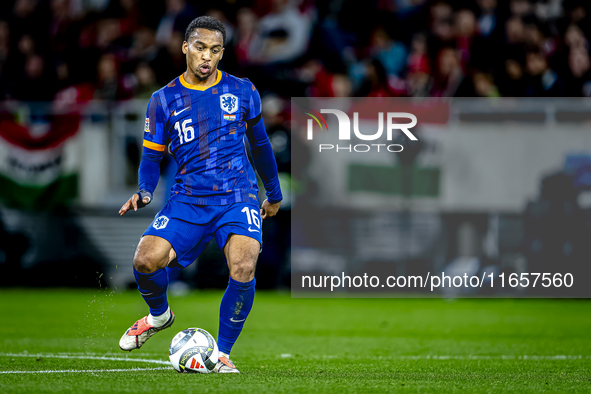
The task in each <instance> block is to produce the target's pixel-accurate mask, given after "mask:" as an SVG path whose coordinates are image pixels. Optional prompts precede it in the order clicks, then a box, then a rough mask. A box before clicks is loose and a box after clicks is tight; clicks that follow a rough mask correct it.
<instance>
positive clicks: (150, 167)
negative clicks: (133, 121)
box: [119, 93, 166, 216]
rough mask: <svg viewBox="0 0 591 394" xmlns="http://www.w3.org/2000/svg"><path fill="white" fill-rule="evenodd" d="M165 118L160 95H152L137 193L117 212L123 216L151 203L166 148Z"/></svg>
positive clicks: (145, 128) (145, 129) (147, 113)
mask: <svg viewBox="0 0 591 394" xmlns="http://www.w3.org/2000/svg"><path fill="white" fill-rule="evenodd" d="M165 124H166V118H165V115H164V111H163V110H162V105H161V102H160V95H159V94H158V93H154V94H153V95H152V98H151V99H150V103H149V104H148V110H147V111H146V123H145V126H144V150H143V154H142V160H141V161H140V169H139V171H138V175H139V182H138V183H139V191H138V192H137V193H135V194H134V195H133V196H131V197H130V198H129V200H127V202H126V203H125V204H123V206H122V207H121V209H120V210H119V215H121V216H123V215H125V214H126V213H127V211H130V210H131V209H133V210H134V211H137V210H138V208H143V207H145V206H146V205H147V204H149V203H150V202H151V201H152V195H153V194H154V190H155V189H156V186H157V185H158V179H159V178H160V162H161V161H162V157H163V156H164V149H165V147H166V132H165V127H164V126H165Z"/></svg>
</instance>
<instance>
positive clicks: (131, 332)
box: [119, 311, 174, 352]
mask: <svg viewBox="0 0 591 394" xmlns="http://www.w3.org/2000/svg"><path fill="white" fill-rule="evenodd" d="M172 323H174V313H172V311H170V318H169V319H168V321H167V322H166V323H164V325H162V326H160V327H154V326H152V325H150V324H149V323H148V316H145V317H142V318H141V319H139V320H138V321H136V322H135V323H134V325H133V326H131V327H129V328H128V329H127V331H125V334H123V336H122V337H121V339H120V340H119V347H120V348H121V350H125V351H128V352H131V351H132V350H135V349H139V348H141V347H142V345H143V344H144V343H146V341H147V340H148V339H150V337H151V336H152V335H154V334H156V333H157V332H158V331H162V330H164V329H166V328H168V327H170V326H172Z"/></svg>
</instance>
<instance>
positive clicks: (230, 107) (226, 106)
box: [220, 93, 238, 114]
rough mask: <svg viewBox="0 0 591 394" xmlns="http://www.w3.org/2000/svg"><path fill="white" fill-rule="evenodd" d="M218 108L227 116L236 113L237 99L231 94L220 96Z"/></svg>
mask: <svg viewBox="0 0 591 394" xmlns="http://www.w3.org/2000/svg"><path fill="white" fill-rule="evenodd" d="M220 107H221V108H222V110H224V111H226V112H227V113H229V114H233V113H234V112H236V111H238V97H236V96H234V95H233V94H231V93H226V94H222V95H221V96H220Z"/></svg>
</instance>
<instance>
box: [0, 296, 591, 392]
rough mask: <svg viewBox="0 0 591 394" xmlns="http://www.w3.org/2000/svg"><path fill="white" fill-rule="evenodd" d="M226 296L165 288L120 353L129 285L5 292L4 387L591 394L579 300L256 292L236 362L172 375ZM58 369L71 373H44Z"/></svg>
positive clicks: (588, 323) (585, 317)
mask: <svg viewBox="0 0 591 394" xmlns="http://www.w3.org/2000/svg"><path fill="white" fill-rule="evenodd" d="M221 295H222V293H221V292H213V291H212V292H203V291H201V292H191V293H188V294H187V295H185V296H182V297H171V300H170V301H171V305H172V308H173V310H174V312H175V313H176V315H177V320H176V322H175V325H174V326H173V327H172V328H171V329H169V330H166V331H163V332H161V333H159V334H157V335H156V336H154V337H153V338H152V339H150V341H148V342H147V343H146V345H144V347H143V348H142V349H141V350H139V351H134V352H132V353H125V352H121V351H120V350H119V348H118V341H119V337H120V335H121V334H122V333H123V332H124V331H125V329H126V328H127V327H129V326H130V325H131V324H132V323H133V322H134V321H135V320H136V319H138V318H140V317H142V316H143V315H144V314H145V313H146V307H145V305H144V303H143V300H142V299H141V298H140V296H139V294H138V293H137V292H120V293H113V292H110V291H102V292H101V291H94V290H64V289H56V290H53V289H39V290H31V289H0V316H1V318H0V321H1V324H0V392H1V393H13V392H31V393H40V392H75V393H83V392H104V393H107V392H122V393H166V392H169V393H192V394H200V393H226V392H230V393H233V392H244V393H263V392H272V393H288V392H298V393H309V392H312V393H349V392H350V393H384V392H412V393H425V392H454V393H465V392H482V393H501V392H503V393H506V392H516V393H524V392H531V393H538V392H559V393H563V392H590V391H591V340H590V334H591V302H589V301H588V300H545V299H529V300H512V299H497V300H493V299H472V300H469V299H460V300H441V299H291V298H290V296H289V294H287V293H277V292H262V291H260V292H258V293H257V295H256V299H255V305H254V308H253V311H252V312H251V315H250V317H249V318H248V321H247V322H246V326H245V329H244V331H243V333H242V336H241V337H240V339H239V340H238V343H237V344H236V346H235V347H234V350H233V352H232V358H233V360H234V361H235V363H236V365H237V366H238V367H239V368H240V369H241V370H242V372H243V373H242V374H241V375H238V376H236V375H232V376H228V375H215V374H208V375H198V374H178V373H177V372H175V371H174V370H172V368H171V367H169V366H167V365H166V364H165V363H166V361H167V360H168V356H167V350H168V344H169V343H170V340H171V339H172V337H173V336H174V335H175V334H176V333H177V332H178V331H181V330H182V329H185V328H188V327H202V328H205V329H206V330H208V331H210V332H211V333H213V334H214V336H217V317H218V307H219V301H220V297H221ZM56 370H57V371H67V372H54V373H47V372H41V371H56ZM105 370H116V371H111V372H108V371H105ZM15 372H16V373H15ZM25 372H27V373H25Z"/></svg>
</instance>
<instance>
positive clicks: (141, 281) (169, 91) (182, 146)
mask: <svg viewBox="0 0 591 394" xmlns="http://www.w3.org/2000/svg"><path fill="white" fill-rule="evenodd" d="M225 39H226V32H225V29H224V25H223V24H222V23H220V22H219V21H218V20H217V19H215V18H212V17H207V16H204V17H199V18H197V19H195V20H193V21H192V22H191V24H190V25H189V27H188V28H187V31H186V33H185V41H184V42H183V46H182V51H183V53H184V54H185V55H186V59H187V71H185V73H183V74H182V75H181V76H179V77H178V78H176V79H174V80H173V81H172V82H170V83H169V84H168V85H166V86H165V87H163V88H162V89H160V90H158V91H156V92H155V93H154V94H153V95H152V98H151V99H150V103H149V105H148V110H147V113H146V123H145V128H144V131H145V133H144V150H143V156H142V160H141V163H140V168H139V189H140V190H139V192H137V193H136V194H134V195H133V196H132V197H131V198H130V199H129V200H128V201H127V202H126V203H125V204H124V205H123V206H122V207H121V210H120V211H119V214H120V215H124V214H125V213H126V212H128V211H130V210H131V209H133V210H134V211H137V209H138V208H141V207H143V206H145V205H146V204H148V203H150V201H151V200H152V194H153V192H154V189H155V188H156V184H157V182H158V177H159V173H160V160H161V159H162V156H163V154H164V150H165V148H166V146H167V144H168V142H169V141H170V145H169V151H170V152H171V153H172V155H173V156H174V158H175V160H176V162H177V164H178V171H177V173H176V177H175V181H176V184H175V185H174V186H173V188H172V190H171V194H170V198H169V199H168V202H167V204H166V206H165V207H164V208H163V209H162V210H161V211H160V212H159V213H158V214H157V215H156V217H155V218H154V220H153V221H152V223H151V225H150V226H149V227H148V229H147V230H146V231H145V232H144V234H143V236H142V238H141V240H140V242H139V244H138V246H137V249H136V251H135V254H134V258H133V272H134V275H135V279H136V282H137V285H138V289H139V291H140V293H141V295H142V297H143V298H144V300H145V301H146V303H147V304H148V306H149V308H150V314H149V315H148V316H146V317H144V318H142V319H140V320H138V321H137V322H135V324H133V325H132V326H131V327H130V328H129V329H128V330H127V331H126V332H125V334H123V336H122V337H121V340H120V341H119V346H120V347H121V349H122V350H128V351H131V350H134V349H139V348H140V347H141V346H142V345H143V344H144V343H145V342H146V341H147V340H148V339H149V338H150V337H151V336H152V335H154V334H156V333H157V332H159V331H161V330H163V329H165V328H168V327H170V326H171V325H172V323H173V322H174V314H173V313H172V311H171V310H170V307H169V306H168V301H167V298H166V290H167V286H168V273H167V270H166V268H167V266H168V265H169V263H172V264H174V265H176V264H178V265H180V266H182V267H186V266H188V265H189V264H191V263H192V262H193V261H194V260H195V259H196V258H197V257H198V256H199V254H200V253H201V252H202V251H203V250H204V249H205V247H206V246H207V244H208V243H209V241H210V240H211V239H213V238H214V237H215V240H216V242H217V244H218V246H219V247H220V249H221V250H222V252H223V255H224V258H225V260H226V263H227V264H228V268H229V270H230V280H229V284H228V288H227V289H226V292H225V293H224V296H223V297H222V302H221V306H220V317H219V319H220V320H219V333H218V346H219V350H220V358H219V362H218V363H217V364H216V366H215V368H214V372H218V373H239V371H238V369H237V368H236V367H235V366H234V364H233V363H232V362H231V361H230V351H231V350H232V346H233V345H234V343H235V342H236V339H237V338H238V336H239V335H240V332H241V331H242V327H243V325H244V321H245V320H246V318H247V317H248V313H249V312H250V309H251V307H252V304H253V299H254V288H255V279H254V272H255V266H256V261H257V257H258V254H259V252H260V250H261V247H262V238H261V220H260V218H262V219H265V218H267V217H270V216H274V215H275V214H276V213H277V211H278V210H279V206H280V204H281V200H282V198H283V197H282V195H281V189H280V188H279V179H278V176H277V165H276V163H275V158H274V156H273V150H272V148H271V144H270V142H269V139H268V138H267V132H266V131H265V127H264V124H263V121H262V119H261V99H260V96H259V93H258V92H257V90H256V88H255V87H254V85H253V84H252V83H251V82H250V81H249V80H248V79H240V78H237V77H234V76H232V75H229V74H227V73H225V72H223V71H220V70H218V68H217V67H218V63H219V61H220V60H221V59H222V56H223V53H224V43H225ZM245 135H246V137H247V138H248V141H249V143H250V149H251V152H252V157H253V159H254V164H255V167H256V169H257V171H258V173H259V175H260V177H261V179H262V180H263V184H264V186H265V190H266V193H267V199H266V200H265V201H264V202H263V204H262V208H259V203H258V197H257V194H258V186H257V178H256V175H255V172H254V170H253V168H252V166H251V164H250V161H249V160H248V156H247V153H246V149H245V143H244V136H245Z"/></svg>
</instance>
